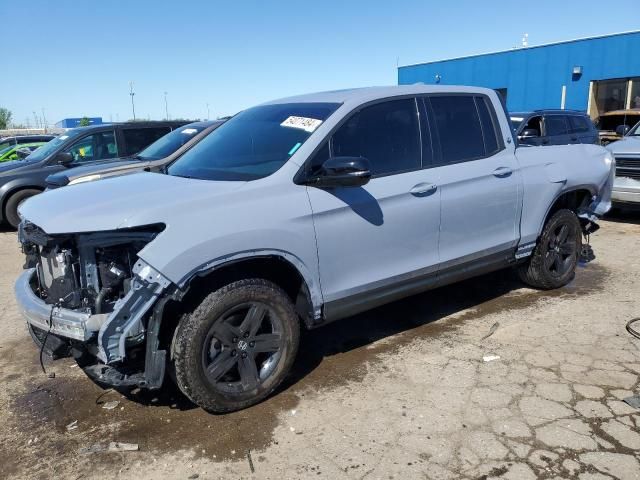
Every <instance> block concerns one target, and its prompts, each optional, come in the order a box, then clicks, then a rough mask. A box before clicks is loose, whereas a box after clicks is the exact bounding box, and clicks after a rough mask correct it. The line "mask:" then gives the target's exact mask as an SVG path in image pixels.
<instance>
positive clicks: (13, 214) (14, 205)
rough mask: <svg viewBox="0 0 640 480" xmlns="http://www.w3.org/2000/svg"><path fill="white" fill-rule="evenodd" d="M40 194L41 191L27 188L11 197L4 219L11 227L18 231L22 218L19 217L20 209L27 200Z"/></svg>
mask: <svg viewBox="0 0 640 480" xmlns="http://www.w3.org/2000/svg"><path fill="white" fill-rule="evenodd" d="M39 193H40V190H35V189H33V188H26V189H24V190H18V191H17V192H16V193H14V194H13V195H11V196H10V197H9V200H7V203H6V205H5V207H4V218H5V220H6V221H7V223H8V224H9V225H11V226H12V227H13V228H15V229H17V228H18V224H19V223H20V217H19V216H18V207H19V206H20V204H21V203H22V202H24V201H25V200H26V199H27V198H29V197H33V196H34V195H37V194H39Z"/></svg>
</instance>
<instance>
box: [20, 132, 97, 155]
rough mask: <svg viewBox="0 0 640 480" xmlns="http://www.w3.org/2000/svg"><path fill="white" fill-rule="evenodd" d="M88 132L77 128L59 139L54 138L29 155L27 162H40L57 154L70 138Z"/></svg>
mask: <svg viewBox="0 0 640 480" xmlns="http://www.w3.org/2000/svg"><path fill="white" fill-rule="evenodd" d="M85 131H86V130H84V129H82V128H75V129H73V130H69V131H68V132H65V133H63V134H62V135H60V136H59V137H56V138H54V139H53V140H49V141H48V142H47V143H45V144H44V145H42V146H41V147H40V148H38V149H37V150H36V151H35V152H33V153H32V154H31V155H29V156H28V157H27V158H25V160H28V161H29V162H40V161H42V160H44V159H45V158H47V157H48V156H49V155H51V154H52V153H53V152H55V151H56V150H57V149H58V148H59V147H60V146H61V145H62V144H63V143H65V142H66V141H67V140H69V139H70V138H75V137H77V136H79V135H81V134H83V133H84V132H85Z"/></svg>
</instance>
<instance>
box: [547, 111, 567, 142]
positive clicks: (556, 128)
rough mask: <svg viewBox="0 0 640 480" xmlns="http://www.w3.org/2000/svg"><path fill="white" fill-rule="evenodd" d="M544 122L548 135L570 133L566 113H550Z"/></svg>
mask: <svg viewBox="0 0 640 480" xmlns="http://www.w3.org/2000/svg"><path fill="white" fill-rule="evenodd" d="M544 123H545V127H546V130H547V136H548V137H555V136H558V135H567V134H568V133H569V127H568V125H567V119H566V117H565V116H564V115H548V116H546V117H545V118H544Z"/></svg>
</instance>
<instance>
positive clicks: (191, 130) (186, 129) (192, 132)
mask: <svg viewBox="0 0 640 480" xmlns="http://www.w3.org/2000/svg"><path fill="white" fill-rule="evenodd" d="M180 133H184V134H186V135H193V134H194V133H198V130H196V129H195V128H185V129H184V130H182V132H180Z"/></svg>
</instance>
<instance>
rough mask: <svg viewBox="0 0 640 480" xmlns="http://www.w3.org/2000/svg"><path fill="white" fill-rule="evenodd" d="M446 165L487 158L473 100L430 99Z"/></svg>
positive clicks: (445, 97) (465, 97)
mask: <svg viewBox="0 0 640 480" xmlns="http://www.w3.org/2000/svg"><path fill="white" fill-rule="evenodd" d="M429 100H430V103H431V108H432V110H433V116H434V123H435V126H436V130H437V132H438V137H439V139H440V150H441V153H442V162H443V163H456V162H463V161H466V160H473V159H477V158H482V157H484V156H485V147H484V139H483V135H482V126H481V123H480V117H479V115H478V109H477V108H476V104H475V100H474V97H472V96H464V95H456V96H434V97H430V99H429Z"/></svg>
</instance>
